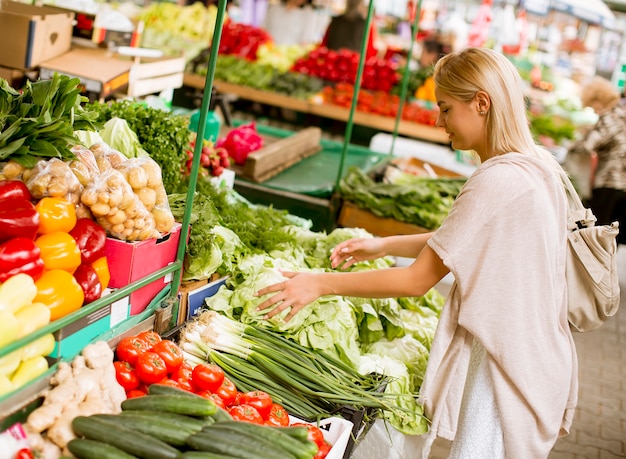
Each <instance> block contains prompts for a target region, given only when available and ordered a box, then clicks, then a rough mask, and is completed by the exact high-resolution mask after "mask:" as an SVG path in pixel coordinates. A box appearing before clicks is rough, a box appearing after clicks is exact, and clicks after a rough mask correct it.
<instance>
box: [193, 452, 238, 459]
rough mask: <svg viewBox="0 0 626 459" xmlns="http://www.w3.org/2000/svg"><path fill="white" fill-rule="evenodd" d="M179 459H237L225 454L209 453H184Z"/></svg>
mask: <svg viewBox="0 0 626 459" xmlns="http://www.w3.org/2000/svg"><path fill="white" fill-rule="evenodd" d="M181 459H238V458H236V457H235V456H229V455H227V454H218V453H209V452H207V451H185V452H184V453H183V454H182V456H181Z"/></svg>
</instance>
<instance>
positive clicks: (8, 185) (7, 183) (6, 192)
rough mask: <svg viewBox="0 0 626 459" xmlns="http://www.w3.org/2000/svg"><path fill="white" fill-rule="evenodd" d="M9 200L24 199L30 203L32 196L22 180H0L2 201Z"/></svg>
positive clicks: (0, 197)
mask: <svg viewBox="0 0 626 459" xmlns="http://www.w3.org/2000/svg"><path fill="white" fill-rule="evenodd" d="M7 198H23V199H26V200H27V201H30V200H31V199H32V196H31V195H30V191H29V190H28V187H27V186H26V184H25V183H24V182H22V181H21V180H0V199H7Z"/></svg>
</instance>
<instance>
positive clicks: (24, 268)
mask: <svg viewBox="0 0 626 459" xmlns="http://www.w3.org/2000/svg"><path fill="white" fill-rule="evenodd" d="M43 268H44V264H43V260H42V258H41V251H40V250H39V247H37V246H36V245H35V243H34V242H33V241H32V240H31V239H28V238H25V237H16V238H13V239H9V240H8V241H6V242H3V243H2V244H0V283H3V282H4V281H6V280H7V279H9V278H10V277H13V276H14V275H16V274H19V273H24V274H28V275H29V276H30V277H32V278H33V279H34V280H37V279H39V277H40V276H41V274H42V273H43Z"/></svg>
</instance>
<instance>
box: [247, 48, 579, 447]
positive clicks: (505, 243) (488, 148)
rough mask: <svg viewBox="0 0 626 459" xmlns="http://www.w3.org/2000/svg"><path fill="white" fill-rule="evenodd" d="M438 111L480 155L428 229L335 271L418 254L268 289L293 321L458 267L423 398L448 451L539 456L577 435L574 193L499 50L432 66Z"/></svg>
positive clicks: (366, 246) (363, 250) (377, 241)
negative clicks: (570, 273)
mask: <svg viewBox="0 0 626 459" xmlns="http://www.w3.org/2000/svg"><path fill="white" fill-rule="evenodd" d="M434 75H435V83H436V94H437V101H438V105H439V108H440V115H439V118H438V120H437V125H438V126H440V127H442V128H445V130H446V132H447V133H448V134H449V137H450V140H451V142H452V147H453V148H455V149H458V150H465V151H469V150H473V151H475V152H476V154H477V155H478V157H479V158H480V160H481V164H480V165H479V166H478V168H477V170H476V171H475V172H474V173H473V174H472V176H471V177H470V178H469V179H468V180H467V182H466V184H465V185H464V187H463V189H462V190H461V193H460V194H459V195H458V197H457V199H456V201H455V203H454V205H453V207H452V209H451V211H450V213H449V215H448V217H447V219H446V220H445V221H444V222H443V224H442V225H441V227H440V228H439V229H438V230H437V231H435V232H433V233H428V234H414V235H405V236H391V237H386V238H361V239H353V240H349V241H346V242H343V243H341V244H339V245H338V246H337V247H336V248H335V249H334V250H333V252H332V254H331V263H332V266H333V267H334V268H339V267H343V268H348V267H350V266H352V265H354V264H355V263H357V262H359V261H361V260H371V259H375V258H379V257H382V256H386V255H393V256H401V257H411V258H413V257H414V258H415V260H414V261H413V263H412V264H410V265H409V266H405V267H395V268H389V269H381V270H376V271H366V272H364V271H362V272H323V273H319V272H316V273H312V272H300V273H294V272H285V273H284V276H285V277H286V280H285V281H283V282H280V283H277V284H274V285H271V286H269V287H266V288H263V289H261V290H259V292H258V293H257V294H258V295H260V296H262V295H266V294H272V295H270V296H268V297H267V299H265V300H264V301H263V302H262V303H261V304H260V305H259V309H261V310H267V311H268V313H267V316H268V317H271V316H273V315H276V314H279V313H281V312H282V311H284V310H286V309H287V310H289V312H288V313H287V314H286V315H285V317H284V318H285V320H289V319H290V318H291V317H293V315H294V314H295V313H296V312H297V311H298V310H300V309H301V308H303V307H305V306H306V305H307V304H308V303H310V302H312V301H314V300H316V299H317V298H318V297H320V296H322V295H343V296H357V297H372V298H385V297H402V296H421V295H424V294H425V293H426V292H427V291H428V290H429V289H430V288H432V287H434V286H435V285H436V284H437V283H438V282H439V281H440V280H441V279H442V278H443V277H444V276H445V275H446V274H448V273H449V272H452V274H453V276H454V283H453V285H452V288H451V290H450V293H449V295H448V297H447V300H446V304H445V306H444V308H443V310H442V312H441V316H440V319H439V324H438V328H437V331H436V334H435V338H434V340H433V343H432V346H431V351H430V357H429V360H428V368H427V371H426V376H425V380H424V383H423V385H422V388H421V390H420V399H421V401H422V403H423V404H424V409H425V414H426V415H427V416H428V417H429V419H430V420H431V421H432V424H431V429H430V432H429V434H428V438H427V441H426V442H425V443H426V445H427V446H426V447H425V450H424V452H423V454H424V457H427V455H428V452H429V448H430V446H429V445H430V444H431V443H432V441H433V440H434V438H435V437H443V438H446V439H448V440H453V445H452V451H451V456H450V457H452V458H460V457H462V458H464V459H468V458H476V459H484V458H486V457H488V458H490V459H498V458H505V457H506V458H507V459H528V458H533V459H541V458H546V457H548V454H549V452H550V450H551V449H552V447H553V445H554V443H555V442H556V440H557V438H558V437H559V436H561V435H564V434H565V433H567V432H568V429H569V427H570V425H571V422H572V418H573V413H574V408H575V405H576V402H577V390H578V379H577V357H576V351H575V346H574V341H573V339H572V335H571V332H570V328H569V325H568V321H567V301H566V300H567V298H566V286H565V258H566V251H565V247H566V232H567V231H566V227H567V200H566V196H565V191H564V187H563V185H562V182H561V179H560V173H561V171H562V169H561V167H560V166H559V164H558V163H557V162H556V160H555V159H554V157H553V156H552V155H551V154H550V153H549V152H548V151H547V150H545V149H544V148H542V147H540V146H538V145H536V144H535V142H534V140H533V137H532V135H531V132H530V130H529V125H528V121H527V117H526V107H525V103H524V91H523V84H522V81H521V79H520V76H519V73H518V72H517V70H516V69H515V67H514V66H513V65H512V64H511V62H510V61H509V60H508V59H507V58H506V57H504V56H503V55H502V54H500V53H497V52H495V51H492V50H489V49H485V48H468V49H465V50H463V51H461V52H459V53H453V54H448V55H447V56H445V57H443V58H441V59H440V60H439V61H438V62H437V64H436V66H435V74H434Z"/></svg>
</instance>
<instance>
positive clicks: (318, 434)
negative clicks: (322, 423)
mask: <svg viewBox="0 0 626 459" xmlns="http://www.w3.org/2000/svg"><path fill="white" fill-rule="evenodd" d="M291 426H292V427H294V426H295V427H298V426H300V427H306V428H307V429H308V431H309V434H308V436H307V437H308V439H309V440H310V441H312V442H313V443H315V444H316V445H317V447H318V448H322V447H323V445H324V443H326V440H325V439H324V432H322V430H321V429H320V428H319V427H317V426H316V425H313V424H306V423H304V422H294V423H293V424H291Z"/></svg>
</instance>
